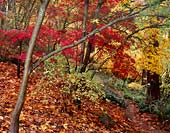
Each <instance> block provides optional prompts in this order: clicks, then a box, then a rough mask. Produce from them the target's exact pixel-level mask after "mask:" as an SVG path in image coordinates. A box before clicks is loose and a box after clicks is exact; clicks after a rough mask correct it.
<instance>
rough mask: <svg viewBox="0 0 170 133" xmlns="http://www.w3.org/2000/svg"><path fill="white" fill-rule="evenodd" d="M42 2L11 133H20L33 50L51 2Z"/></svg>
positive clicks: (47, 0)
mask: <svg viewBox="0 0 170 133" xmlns="http://www.w3.org/2000/svg"><path fill="white" fill-rule="evenodd" d="M41 2H42V3H41V6H40V10H39V13H38V18H37V22H36V25H35V28H34V31H33V33H32V36H31V40H30V42H29V48H28V52H27V57H26V61H25V66H24V67H25V68H24V76H23V80H22V84H21V88H20V93H19V96H18V100H17V103H16V105H15V109H14V111H13V112H12V117H11V125H10V133H18V132H19V117H20V113H21V110H22V107H23V105H24V101H25V97H26V89H27V84H28V78H29V75H30V64H31V59H32V54H33V49H34V46H35V41H36V38H37V35H38V32H39V29H40V26H41V25H42V21H43V19H44V15H45V10H46V8H47V5H48V3H49V0H41Z"/></svg>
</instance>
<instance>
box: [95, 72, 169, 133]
mask: <svg viewBox="0 0 170 133" xmlns="http://www.w3.org/2000/svg"><path fill="white" fill-rule="evenodd" d="M97 79H99V81H100V82H101V83H103V84H104V85H105V86H107V89H112V88H108V82H109V80H110V79H109V78H104V80H103V79H101V77H100V75H97ZM114 93H117V94H118V95H119V96H120V97H121V98H122V99H124V100H125V103H126V105H127V107H126V110H125V118H126V119H127V120H128V121H130V122H132V123H133V124H134V127H136V128H137V129H138V131H139V132H140V133H169V132H170V131H168V130H167V131H165V130H164V129H161V123H160V122H159V120H158V118H157V117H156V116H155V115H153V114H149V113H141V112H140V111H139V108H138V105H137V104H136V103H135V102H134V101H132V100H130V99H125V98H124V94H123V92H121V91H120V90H118V89H114Z"/></svg>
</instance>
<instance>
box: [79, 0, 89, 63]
mask: <svg viewBox="0 0 170 133" xmlns="http://www.w3.org/2000/svg"><path fill="white" fill-rule="evenodd" d="M84 3H85V6H84V18H83V37H85V36H86V30H87V29H86V24H87V19H88V8H89V0H85V1H84ZM84 52H85V42H83V43H82V45H81V55H80V64H81V65H82V63H83V60H84Z"/></svg>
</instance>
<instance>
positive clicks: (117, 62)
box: [112, 50, 140, 79]
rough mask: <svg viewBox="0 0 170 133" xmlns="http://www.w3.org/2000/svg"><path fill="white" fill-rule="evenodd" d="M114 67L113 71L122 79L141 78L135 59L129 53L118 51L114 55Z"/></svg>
mask: <svg viewBox="0 0 170 133" xmlns="http://www.w3.org/2000/svg"><path fill="white" fill-rule="evenodd" d="M112 60H113V69H112V72H113V73H114V74H115V75H116V76H117V77H119V78H122V79H126V78H129V79H136V78H139V76H140V75H139V72H137V70H136V68H135V67H134V65H135V60H134V59H133V58H132V57H130V56H129V55H128V54H126V53H123V52H122V51H120V50H119V51H118V52H117V54H116V55H115V56H114V58H113V59H112Z"/></svg>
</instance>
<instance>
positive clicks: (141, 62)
mask: <svg viewBox="0 0 170 133" xmlns="http://www.w3.org/2000/svg"><path fill="white" fill-rule="evenodd" d="M139 34H140V36H141V37H142V38H143V40H144V42H145V43H144V44H143V48H142V49H141V51H142V55H141V57H140V58H138V60H137V64H136V66H137V68H138V69H145V70H150V71H151V72H153V73H154V72H155V73H157V74H162V73H163V72H164V71H165V69H166V67H167V64H168V63H169V62H170V60H169V59H168V58H169V57H170V39H169V38H168V37H167V36H165V34H163V33H161V32H160V30H159V29H157V28H153V29H147V30H145V31H144V32H140V33H139ZM155 41H158V43H159V46H158V47H155V46H154V43H155ZM168 60H169V61H168Z"/></svg>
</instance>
